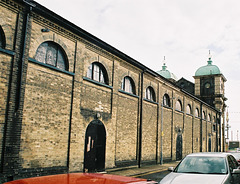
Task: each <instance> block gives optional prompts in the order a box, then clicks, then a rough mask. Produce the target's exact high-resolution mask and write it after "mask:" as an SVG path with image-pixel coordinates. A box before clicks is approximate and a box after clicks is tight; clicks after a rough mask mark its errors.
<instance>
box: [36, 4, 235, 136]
mask: <svg viewBox="0 0 240 184" xmlns="http://www.w3.org/2000/svg"><path fill="white" fill-rule="evenodd" d="M36 1H37V2H38V3H40V4H42V5H43V6H45V7H46V8H48V9H50V10H52V11H53V12H55V13H57V14H58V15H60V16H62V17H63V18H65V19H67V20H69V21H70V22H72V23H74V24H76V25H77V26H79V27H80V28H82V29H84V30H85V31H87V32H89V33H91V34H93V35H94V36H96V37H98V38H99V39H101V40H103V41H104V42H106V43H108V44H110V45H111V46H113V47H115V48H117V49H118V50H120V51H122V52H123V53H125V54H127V55H128V56H130V57H132V58H134V59H136V60H137V61H139V62H140V63H142V64H144V65H145V66H147V67H149V68H151V69H152V70H154V71H158V70H161V68H162V61H163V58H164V56H166V64H167V67H168V70H169V71H171V72H172V73H174V74H175V75H176V76H177V77H178V79H180V78H181V77H184V78H186V79H187V80H190V81H192V82H194V80H193V77H192V76H194V74H195V72H196V70H197V69H198V68H199V67H201V66H203V65H206V64H207V60H208V51H209V50H211V55H212V60H213V64H214V65H217V66H218V67H219V68H220V70H221V72H222V73H223V74H224V76H225V77H226V79H227V82H226V93H225V96H226V97H227V98H228V100H227V101H226V104H227V106H229V109H228V111H229V124H230V126H231V129H230V131H229V135H230V136H229V138H230V140H231V138H233V140H237V130H239V131H240V109H239V105H238V104H239V103H240V95H239V93H240V9H239V7H240V1H239V0H197V1H194V0H68V1H65V0H36ZM231 135H232V136H231ZM238 139H239V140H240V132H239V138H238Z"/></svg>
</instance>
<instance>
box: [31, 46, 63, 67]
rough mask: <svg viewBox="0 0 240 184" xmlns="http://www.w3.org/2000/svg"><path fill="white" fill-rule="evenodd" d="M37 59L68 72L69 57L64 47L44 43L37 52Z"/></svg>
mask: <svg viewBox="0 0 240 184" xmlns="http://www.w3.org/2000/svg"><path fill="white" fill-rule="evenodd" d="M35 59H36V60H37V61H39V62H41V63H45V64H48V65H51V66H54V67H56V68H59V69H62V70H68V62H67V57H66V54H65V52H64V50H63V49H62V47H61V46H60V45H58V44H56V43H54V42H50V41H47V42H44V43H42V44H41V45H40V46H39V47H38V49H37V52H36V55H35Z"/></svg>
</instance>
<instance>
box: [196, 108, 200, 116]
mask: <svg viewBox="0 0 240 184" xmlns="http://www.w3.org/2000/svg"><path fill="white" fill-rule="evenodd" d="M195 117H199V109H198V108H196V109H195Z"/></svg>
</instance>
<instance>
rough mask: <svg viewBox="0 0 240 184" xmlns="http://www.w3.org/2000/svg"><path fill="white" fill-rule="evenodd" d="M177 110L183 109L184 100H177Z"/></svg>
mask: <svg viewBox="0 0 240 184" xmlns="http://www.w3.org/2000/svg"><path fill="white" fill-rule="evenodd" d="M176 110H177V111H182V102H181V100H177V101H176Z"/></svg>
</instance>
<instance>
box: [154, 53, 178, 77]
mask: <svg viewBox="0 0 240 184" xmlns="http://www.w3.org/2000/svg"><path fill="white" fill-rule="evenodd" d="M157 73H158V74H159V75H161V76H163V77H164V78H166V79H168V80H170V81H172V82H176V81H177V77H176V75H174V74H173V73H171V72H170V71H169V70H167V66H166V60H165V56H164V60H163V65H162V70H159V71H157Z"/></svg>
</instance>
